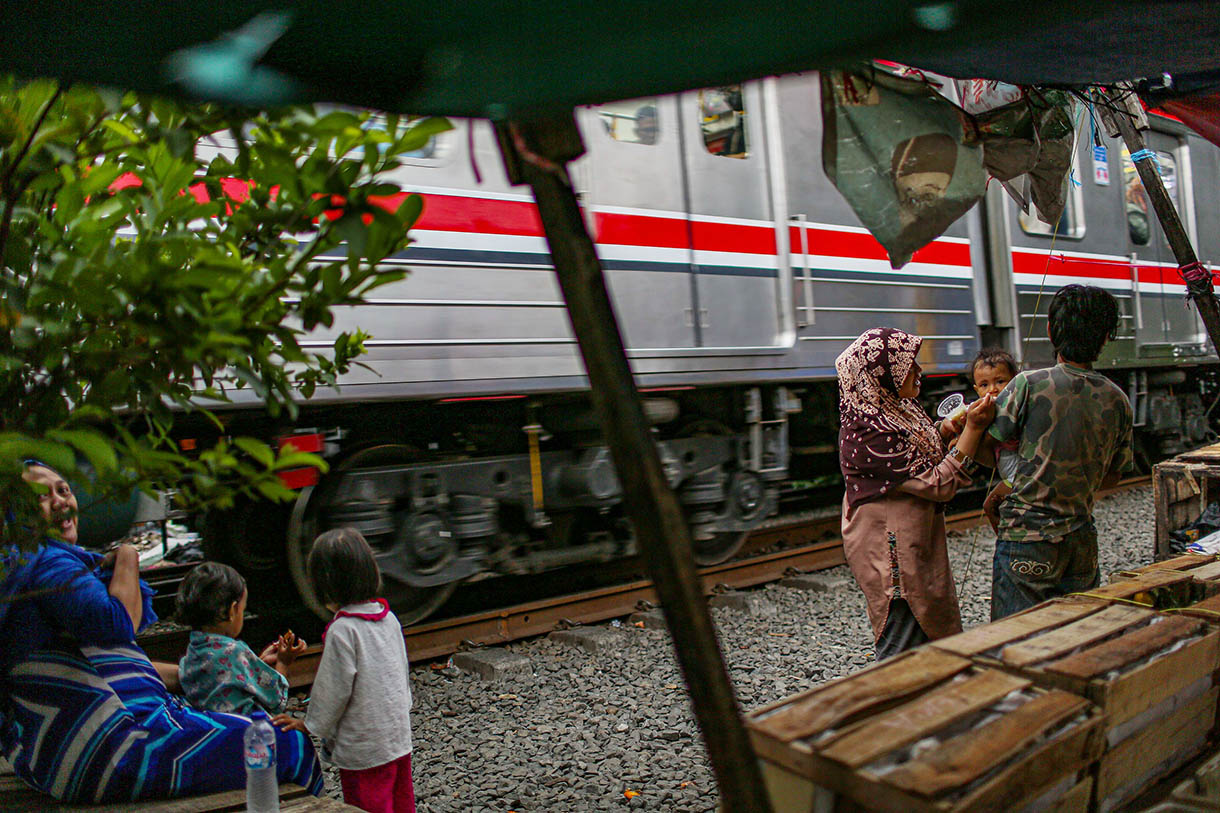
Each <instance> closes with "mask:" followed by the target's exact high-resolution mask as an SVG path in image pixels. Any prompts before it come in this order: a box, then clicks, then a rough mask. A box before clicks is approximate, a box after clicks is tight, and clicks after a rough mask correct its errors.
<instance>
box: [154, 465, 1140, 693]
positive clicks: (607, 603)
mask: <svg viewBox="0 0 1220 813" xmlns="http://www.w3.org/2000/svg"><path fill="white" fill-rule="evenodd" d="M1149 482H1151V478H1150V477H1148V476H1142V477H1132V478H1128V479H1126V480H1123V481H1122V482H1120V483H1119V484H1118V485H1117V486H1115V487H1114V488H1113V489H1109V490H1107V491H1104V492H1101V493H1100V494H1099V496H1105V495H1107V494H1112V493H1114V492H1117V491H1123V490H1126V489H1130V488H1135V487H1138V486H1141V485H1146V484H1148V483H1149ZM945 520H946V525H947V527H948V528H949V529H950V530H964V529H967V528H972V527H975V526H977V525H979V524H981V523H982V522H984V521H985V520H984V517H983V512H982V511H981V510H978V509H975V510H967V511H961V512H958V513H955V514H952V515H950V516H948V517H946V518H945ZM838 528H839V514H838V512H835V513H833V514H822V515H816V516H809V517H804V518H802V519H799V520H797V521H784V522H776V523H775V524H774V525H771V526H768V527H764V528H761V529H759V530H757V531H755V532H754V533H752V534H751V536H750V539H749V540H748V542H747V543H746V547H745V548H744V549H743V555H742V556H741V557H739V558H737V559H734V560H733V561H730V562H725V563H723V564H719V565H714V566H711V567H705V568H700V569H699V577H700V579H701V580H702V582H703V589H704V592H705V593H707V594H710V593H713V592H715V591H717V590H722V589H725V588H729V589H740V588H746V587H753V586H755V585H758V584H765V583H767V582H771V581H776V580H778V579H780V578H782V577H783V576H785V575H788V574H792V573H796V572H811V571H815V570H824V569H826V568H831V567H835V566H836V565H841V564H844V563H845V562H846V560H845V559H844V557H843V547H842V543H841V540H840V539H839V538H838V536H837V534H838ZM167 575H170V574H167ZM172 576H173V577H176V578H177V579H178V580H179V581H180V580H181V574H177V573H175V574H172ZM656 598H657V596H656V592H655V591H654V590H653V587H652V583H651V582H649V581H647V580H644V579H636V580H632V581H628V582H625V583H622V584H616V585H612V586H608V587H602V588H596V589H592V590H586V591H582V592H579V593H573V594H568V595H561V596H554V597H549V598H543V599H538V600H536V601H531V602H526V603H523V604H516V605H512V606H509V607H501V608H498V609H493V610H487V611H485V612H478V613H471V614H468V615H461V616H458V617H454V618H448V619H442V620H439V621H432V622H428V623H424V624H416V625H415V626H412V627H409V628H407V629H404V630H403V637H404V638H405V639H406V644H407V651H408V652H409V653H410V654H411V661H412V663H420V662H423V661H428V660H434V659H436V658H442V657H445V656H447V655H450V654H452V653H454V652H457V651H459V650H460V649H463V648H470V647H478V646H488V645H497V644H504V643H508V642H510V641H515V640H519V639H521V638H528V637H531V636H534V635H541V634H544V633H547V632H550V631H552V630H554V629H556V628H557V627H560V626H562V625H572V624H581V623H595V622H598V621H604V620H606V619H609V618H617V617H621V616H624V615H628V614H629V613H631V612H632V611H634V610H635V609H637V607H639V606H642V603H644V602H648V603H651V602H655V601H656ZM141 644H143V645H144V646H145V649H146V650H148V651H149V654H150V656H151V657H153V658H154V659H165V660H176V659H177V655H176V654H174V652H175V651H178V652H180V651H181V649H182V648H183V647H184V646H185V633H184V632H181V631H174V632H170V633H164V634H162V635H159V636H156V638H150V639H141ZM321 655H322V648H321V646H311V647H310V648H309V649H308V650H306V652H305V653H304V654H303V655H302V656H301V657H300V658H298V659H297V661H296V663H295V664H294V668H293V671H292V673H291V675H290V678H289V682H290V684H291V685H292V686H293V687H294V688H296V687H301V686H307V685H309V684H310V683H311V682H312V681H313V676H314V674H315V671H316V669H317V664H318V661H319V659H320V658H321Z"/></svg>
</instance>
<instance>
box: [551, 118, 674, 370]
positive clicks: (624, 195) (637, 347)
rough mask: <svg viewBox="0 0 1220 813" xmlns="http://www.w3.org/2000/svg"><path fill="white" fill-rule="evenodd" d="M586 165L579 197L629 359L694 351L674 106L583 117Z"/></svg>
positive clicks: (580, 168) (579, 174)
mask: <svg viewBox="0 0 1220 813" xmlns="http://www.w3.org/2000/svg"><path fill="white" fill-rule="evenodd" d="M580 118H581V124H582V125H583V127H582V130H583V133H584V138H585V146H586V148H587V150H588V156H587V158H585V159H584V160H582V161H580V162H579V163H578V164H577V165H575V166H574V169H573V177H574V183H575V185H576V188H577V192H578V193H579V194H580V195H581V197H582V199H583V200H584V202H585V203H586V217H587V220H588V221H589V227H590V230H591V232H592V234H593V239H594V240H595V241H597V252H598V256H599V257H600V258H601V261H602V267H603V268H604V269H605V274H606V280H607V284H608V285H609V288H610V293H611V296H612V297H613V299H614V306H615V312H616V315H617V317H618V322H619V326H620V328H621V329H622V331H623V340H624V342H625V343H626V345H627V348H628V350H630V351H641V350H663V349H666V348H677V349H681V348H691V347H694V346H695V345H696V333H697V329H696V327H695V324H696V319H695V305H694V281H693V279H692V276H691V248H690V228H689V223H688V222H687V217H686V206H685V203H684V200H685V196H684V194H683V182H682V161H681V147H680V140H679V135H680V128H679V120H678V102H677V99H676V98H674V97H672V96H670V97H662V98H646V99H636V100H633V101H627V102H615V103H612V104H605V105H600V106H598V107H594V108H589V109H586V110H583V111H581V114H580Z"/></svg>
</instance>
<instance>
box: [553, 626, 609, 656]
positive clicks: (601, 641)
mask: <svg viewBox="0 0 1220 813" xmlns="http://www.w3.org/2000/svg"><path fill="white" fill-rule="evenodd" d="M547 637H548V638H550V639H551V640H552V641H558V642H559V643H561V644H568V645H570V646H576V647H580V648H581V649H583V650H584V651H585V652H588V653H589V654H591V655H599V654H601V653H603V652H609V651H612V650H614V649H617V648H618V647H619V646H621V645H622V640H623V632H622V630H620V629H614V628H612V627H575V628H573V629H570V630H555V631H554V632H552V633H551V634H550V635H548V636H547Z"/></svg>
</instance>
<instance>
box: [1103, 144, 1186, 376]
mask: <svg viewBox="0 0 1220 813" xmlns="http://www.w3.org/2000/svg"><path fill="white" fill-rule="evenodd" d="M1146 141H1147V147H1148V149H1150V150H1152V151H1153V153H1154V154H1155V156H1156V159H1155V160H1156V165H1157V168H1158V170H1159V172H1160V175H1161V179H1162V180H1163V182H1164V184H1165V189H1166V191H1167V192H1168V193H1169V197H1170V200H1172V201H1173V203H1174V206H1175V207H1176V208H1177V210H1178V215H1179V216H1180V217H1181V218H1182V222H1183V223H1184V224H1185V226H1186V229H1187V232H1188V233H1191V234H1192V237H1193V231H1194V227H1193V214H1192V209H1191V205H1190V204H1191V200H1190V188H1189V186H1190V172H1189V155H1188V153H1186V148H1185V146H1183V145H1182V144H1181V143H1180V142H1179V141H1178V139H1177V138H1175V137H1174V136H1172V135H1169V134H1167V133H1162V132H1156V131H1149V132H1147V133H1146ZM1121 158H1122V200H1123V209H1124V213H1125V218H1126V225H1127V229H1126V230H1127V242H1128V246H1129V253H1130V255H1131V256H1132V257H1133V258H1134V259H1133V264H1134V265H1135V266H1136V267H1137V268H1139V269H1140V270H1139V278H1140V284H1139V288H1138V296H1137V299H1136V308H1137V312H1136V316H1137V319H1136V338H1137V344H1138V346H1139V348H1140V351H1139V352H1140V354H1141V355H1143V356H1159V355H1171V354H1172V355H1174V356H1180V355H1183V354H1188V355H1190V354H1198V355H1202V354H1203V353H1205V352H1206V349H1207V348H1206V337H1205V336H1204V334H1203V327H1202V324H1201V323H1200V321H1199V318H1198V315H1197V314H1196V313H1195V311H1194V309H1193V308H1189V307H1187V303H1186V300H1185V287H1184V285H1182V284H1179V281H1178V279H1177V273H1176V270H1175V269H1176V267H1177V262H1176V261H1175V260H1174V256H1173V251H1172V250H1171V249H1170V247H1169V242H1168V241H1167V240H1166V238H1165V232H1164V231H1163V230H1162V229H1161V225H1160V221H1159V220H1158V219H1157V217H1156V213H1155V212H1154V211H1153V210H1152V207H1151V205H1150V204H1149V201H1148V195H1147V193H1146V192H1145V191H1144V186H1143V184H1142V183H1141V182H1140V179H1139V173H1138V172H1137V171H1136V169H1135V164H1134V163H1132V161H1131V156H1130V155H1129V154H1128V152H1127V150H1126V149H1125V148H1123V149H1122V150H1121Z"/></svg>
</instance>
